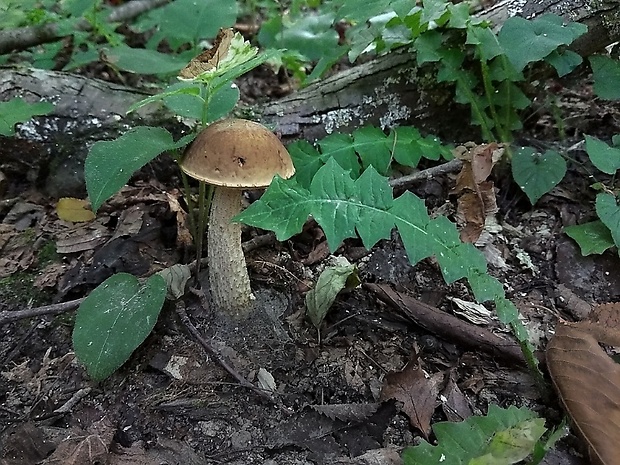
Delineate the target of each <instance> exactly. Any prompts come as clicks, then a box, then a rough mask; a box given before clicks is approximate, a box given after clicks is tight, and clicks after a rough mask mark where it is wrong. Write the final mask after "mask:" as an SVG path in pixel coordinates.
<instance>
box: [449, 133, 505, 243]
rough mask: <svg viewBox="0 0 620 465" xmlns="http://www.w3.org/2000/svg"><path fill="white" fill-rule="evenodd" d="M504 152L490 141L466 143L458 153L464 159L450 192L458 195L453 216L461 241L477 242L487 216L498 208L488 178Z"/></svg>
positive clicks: (493, 190) (491, 214)
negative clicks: (485, 142)
mask: <svg viewBox="0 0 620 465" xmlns="http://www.w3.org/2000/svg"><path fill="white" fill-rule="evenodd" d="M503 153H504V149H503V147H501V146H500V145H498V144H496V143H492V144H485V145H477V146H476V145H473V146H472V145H471V144H469V145H468V146H463V147H461V148H460V150H459V152H458V154H457V156H458V157H459V158H460V159H461V160H463V167H462V168H461V172H460V173H459V174H458V176H457V179H456V186H455V187H454V189H453V190H452V194H457V195H458V200H457V212H456V218H457V223H458V224H459V226H460V227H461V232H460V235H461V240H462V241H464V242H471V243H473V242H476V241H477V240H478V238H479V237H480V234H481V233H482V231H483V230H484V225H485V222H486V220H487V218H489V217H492V216H493V215H494V214H495V213H497V211H498V208H497V203H496V199H495V186H494V184H493V182H492V181H487V178H488V177H489V175H490V174H491V171H492V169H493V166H494V165H495V163H497V161H499V159H500V158H501V157H502V154H503Z"/></svg>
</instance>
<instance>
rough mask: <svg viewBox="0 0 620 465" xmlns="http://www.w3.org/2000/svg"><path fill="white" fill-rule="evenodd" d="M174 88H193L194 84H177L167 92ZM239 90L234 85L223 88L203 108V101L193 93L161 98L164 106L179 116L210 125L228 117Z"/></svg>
mask: <svg viewBox="0 0 620 465" xmlns="http://www.w3.org/2000/svg"><path fill="white" fill-rule="evenodd" d="M176 86H179V87H183V86H189V87H190V88H195V86H196V84H191V83H186V82H178V83H176V84H173V85H172V86H170V87H169V88H168V89H167V90H169V91H173V90H174V89H175V88H176ZM239 95H240V94H239V88H238V87H237V86H236V85H234V84H233V85H230V86H223V87H221V88H220V89H219V90H217V91H216V92H215V93H213V94H212V95H211V96H210V97H209V103H208V104H207V105H206V108H205V101H204V99H203V98H202V97H201V96H200V95H197V94H195V93H192V92H188V93H175V94H173V95H168V96H166V97H164V98H163V101H164V103H165V104H166V106H167V107H168V108H169V109H170V110H172V111H173V112H174V113H176V114H177V115H179V116H182V117H184V118H191V119H194V120H196V121H200V122H203V117H205V116H206V119H205V120H204V123H210V122H212V121H216V120H218V119H220V118H223V117H225V116H226V115H228V114H229V113H230V112H231V111H232V110H233V109H234V108H235V106H236V105H237V102H238V101H239Z"/></svg>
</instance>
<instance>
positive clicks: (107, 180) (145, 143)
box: [84, 126, 187, 212]
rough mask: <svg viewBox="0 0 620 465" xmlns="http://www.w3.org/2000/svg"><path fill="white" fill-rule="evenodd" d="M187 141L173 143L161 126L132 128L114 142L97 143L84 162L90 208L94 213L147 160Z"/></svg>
mask: <svg viewBox="0 0 620 465" xmlns="http://www.w3.org/2000/svg"><path fill="white" fill-rule="evenodd" d="M186 143H187V140H186V139H181V140H179V141H178V142H174V140H173V139H172V135H171V134H170V133H169V132H168V131H166V130H165V129H164V128H152V127H148V126H138V127H135V128H133V129H131V130H129V131H127V132H126V133H125V134H123V135H122V136H121V137H119V138H118V139H116V140H113V141H99V142H96V143H95V144H94V145H93V146H92V147H91V149H90V152H89V154H88V156H87V157H86V162H85V163H84V178H85V180H86V190H87V191H88V197H89V199H90V202H91V204H92V207H93V211H94V212H96V211H97V210H98V209H99V207H100V206H101V204H103V202H105V201H106V200H107V199H108V198H110V197H111V196H112V195H114V194H115V193H116V192H118V191H119V190H120V188H121V187H123V186H124V185H125V184H126V183H127V181H129V179H130V178H131V176H132V175H133V174H134V173H135V172H136V171H137V170H139V169H140V168H142V167H143V166H144V165H146V164H147V163H148V162H149V161H151V160H153V159H154V158H155V157H157V156H158V155H159V154H160V153H162V152H165V151H167V150H173V149H176V148H178V147H180V146H182V145H185V144H186Z"/></svg>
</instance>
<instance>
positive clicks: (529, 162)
mask: <svg viewBox="0 0 620 465" xmlns="http://www.w3.org/2000/svg"><path fill="white" fill-rule="evenodd" d="M565 174H566V161H565V160H564V158H562V156H561V155H560V154H559V153H557V152H554V151H553V150H547V151H546V152H545V153H544V154H542V155H541V154H540V153H537V152H535V151H534V150H533V149H531V148H529V147H522V148H521V149H519V150H517V151H516V152H515V154H514V156H513V158H512V176H513V178H514V180H515V181H516V182H517V184H518V185H519V187H520V188H521V190H522V191H523V192H525V194H526V195H527V197H528V198H529V199H530V202H531V203H532V205H534V204H535V203H536V202H537V201H538V199H540V198H541V197H542V196H543V195H544V194H546V193H547V192H549V191H551V189H553V188H554V187H555V186H557V185H558V184H559V182H560V181H561V180H562V179H563V178H564V175H565Z"/></svg>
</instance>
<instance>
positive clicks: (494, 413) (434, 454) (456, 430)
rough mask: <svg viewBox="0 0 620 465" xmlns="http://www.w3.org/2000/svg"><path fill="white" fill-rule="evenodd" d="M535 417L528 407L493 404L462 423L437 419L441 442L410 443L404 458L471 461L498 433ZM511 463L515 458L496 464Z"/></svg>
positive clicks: (414, 462)
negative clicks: (411, 444) (479, 414)
mask: <svg viewBox="0 0 620 465" xmlns="http://www.w3.org/2000/svg"><path fill="white" fill-rule="evenodd" d="M535 417H536V414H535V413H534V412H532V411H530V410H528V409H526V408H524V407H522V408H516V407H514V406H513V407H509V408H508V409H502V408H500V407H498V406H496V405H490V406H489V412H488V413H487V415H486V416H472V417H469V418H468V419H467V420H465V421H462V422H460V423H451V422H438V423H435V424H434V425H433V431H434V432H435V435H436V436H437V445H436V446H432V445H430V444H429V443H428V442H423V443H422V444H420V445H419V446H415V447H409V448H407V449H405V451H404V452H403V456H402V458H403V462H404V464H405V465H425V464H428V465H430V464H441V465H464V464H468V463H471V462H470V460H473V459H475V458H476V457H479V456H481V455H483V454H484V453H485V452H486V449H487V448H488V447H489V445H490V444H491V442H492V441H493V438H494V437H495V435H496V434H497V433H500V432H505V431H506V430H509V429H510V428H515V427H518V426H519V425H520V424H524V423H523V422H526V421H529V420H531V419H534V418H535ZM536 432H538V430H537V431H536ZM532 449H533V446H532ZM509 463H511V462H497V463H496V465H504V464H505V465H508V464H509ZM512 463H514V462H512Z"/></svg>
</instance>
